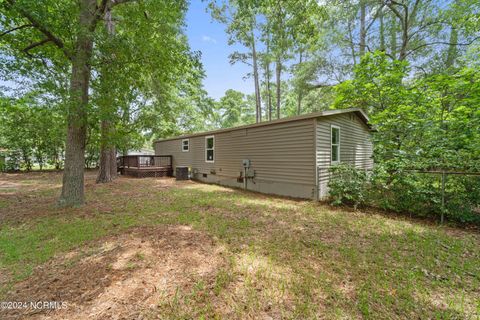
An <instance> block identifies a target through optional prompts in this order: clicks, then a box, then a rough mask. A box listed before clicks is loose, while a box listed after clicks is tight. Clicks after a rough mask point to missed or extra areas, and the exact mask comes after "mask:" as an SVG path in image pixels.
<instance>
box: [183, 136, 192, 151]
mask: <svg viewBox="0 0 480 320" xmlns="http://www.w3.org/2000/svg"><path fill="white" fill-rule="evenodd" d="M188 151H190V139H183V140H182V152H188Z"/></svg>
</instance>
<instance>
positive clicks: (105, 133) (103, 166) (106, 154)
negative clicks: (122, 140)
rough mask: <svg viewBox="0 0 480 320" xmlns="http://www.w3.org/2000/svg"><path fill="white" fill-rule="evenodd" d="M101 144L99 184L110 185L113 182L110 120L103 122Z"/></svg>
mask: <svg viewBox="0 0 480 320" xmlns="http://www.w3.org/2000/svg"><path fill="white" fill-rule="evenodd" d="M100 130H101V132H100V134H101V144H100V167H99V170H98V176H97V183H108V182H111V181H112V179H113V178H112V168H111V166H112V148H111V137H110V133H111V125H110V122H109V121H108V120H102V122H101V129H100Z"/></svg>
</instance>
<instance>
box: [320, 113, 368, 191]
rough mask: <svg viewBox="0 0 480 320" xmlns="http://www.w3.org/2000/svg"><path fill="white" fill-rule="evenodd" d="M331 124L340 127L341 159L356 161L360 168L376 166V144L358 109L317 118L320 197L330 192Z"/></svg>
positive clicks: (352, 162) (351, 162)
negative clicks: (374, 164) (328, 186)
mask: <svg viewBox="0 0 480 320" xmlns="http://www.w3.org/2000/svg"><path fill="white" fill-rule="evenodd" d="M332 125H335V126H338V127H340V162H346V163H350V164H353V165H355V167H357V168H364V169H371V168H372V167H373V159H372V154H373V145H372V141H371V134H370V130H369V128H368V127H367V126H366V125H365V123H364V122H363V121H362V120H361V119H360V118H359V117H358V116H357V115H356V114H355V113H346V114H339V115H333V116H327V117H321V118H318V120H317V130H316V135H317V139H316V140H317V142H316V143H317V170H318V176H319V189H320V198H323V197H325V196H326V195H327V193H328V190H327V184H328V179H329V176H330V174H329V170H328V169H329V167H330V166H331V153H330V151H331V149H330V148H331V126H332Z"/></svg>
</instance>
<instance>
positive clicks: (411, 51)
mask: <svg viewBox="0 0 480 320" xmlns="http://www.w3.org/2000/svg"><path fill="white" fill-rule="evenodd" d="M478 39H480V36H479V37H475V38H473V39H472V40H471V41H469V42H465V43H451V42H448V41H435V42H430V43H424V44H421V45H419V46H417V47H415V48H413V49H412V50H409V51H408V53H407V54H406V55H405V57H407V56H409V55H411V54H412V53H414V52H415V51H417V50H418V49H421V48H425V47H428V46H433V45H436V44H442V45H447V46H469V45H471V44H472V43H474V42H475V41H477V40H478Z"/></svg>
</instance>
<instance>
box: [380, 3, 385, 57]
mask: <svg viewBox="0 0 480 320" xmlns="http://www.w3.org/2000/svg"><path fill="white" fill-rule="evenodd" d="M379 10H380V13H379V18H380V27H379V28H380V30H379V31H380V35H379V36H380V51H383V52H385V24H384V21H383V7H381V8H380V9H379Z"/></svg>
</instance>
